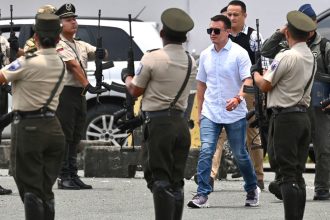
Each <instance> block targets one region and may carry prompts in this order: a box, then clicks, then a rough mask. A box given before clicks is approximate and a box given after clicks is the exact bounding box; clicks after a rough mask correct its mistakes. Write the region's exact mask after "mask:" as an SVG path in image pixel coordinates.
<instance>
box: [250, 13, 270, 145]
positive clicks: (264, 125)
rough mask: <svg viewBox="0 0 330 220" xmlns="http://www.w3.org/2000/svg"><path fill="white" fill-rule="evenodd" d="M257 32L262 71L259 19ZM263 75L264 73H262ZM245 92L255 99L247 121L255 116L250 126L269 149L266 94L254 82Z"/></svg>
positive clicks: (256, 57) (258, 58)
mask: <svg viewBox="0 0 330 220" xmlns="http://www.w3.org/2000/svg"><path fill="white" fill-rule="evenodd" d="M256 31H257V47H258V48H257V50H256V51H255V62H256V64H258V65H260V70H262V62H261V52H260V41H261V40H260V36H259V19H256ZM261 73H262V72H261ZM244 92H246V93H253V94H254V99H255V108H254V110H252V111H250V112H248V114H247V115H246V119H247V120H249V119H250V118H251V117H252V116H253V115H255V120H254V121H252V122H251V123H250V125H249V127H251V128H258V129H259V135H260V140H261V145H262V147H263V148H264V149H265V150H266V149H267V138H268V120H267V110H266V94H264V93H262V92H261V90H260V89H259V88H258V87H257V85H256V84H255V81H254V80H253V87H252V88H251V87H249V88H248V87H244Z"/></svg>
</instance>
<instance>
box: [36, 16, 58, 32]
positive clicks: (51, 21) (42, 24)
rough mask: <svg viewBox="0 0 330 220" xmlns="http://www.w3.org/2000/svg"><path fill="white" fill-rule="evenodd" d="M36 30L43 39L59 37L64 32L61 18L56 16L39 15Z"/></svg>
mask: <svg viewBox="0 0 330 220" xmlns="http://www.w3.org/2000/svg"><path fill="white" fill-rule="evenodd" d="M34 30H35V32H36V33H37V34H38V35H40V36H41V37H57V36H58V35H59V34H60V32H61V30H62V28H61V22H60V18H59V17H58V16H57V15H55V14H37V15H36V23H35V25H34Z"/></svg>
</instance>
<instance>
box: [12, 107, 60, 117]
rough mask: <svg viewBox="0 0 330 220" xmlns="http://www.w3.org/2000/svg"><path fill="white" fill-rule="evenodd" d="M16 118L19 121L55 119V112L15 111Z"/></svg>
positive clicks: (48, 110)
mask: <svg viewBox="0 0 330 220" xmlns="http://www.w3.org/2000/svg"><path fill="white" fill-rule="evenodd" d="M13 113H14V118H17V117H18V118H19V119H37V118H54V117H55V112H54V111H52V110H50V109H47V110H45V111H41V110H40V109H39V110H36V111H14V112H13Z"/></svg>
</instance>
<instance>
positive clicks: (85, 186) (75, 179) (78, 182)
mask: <svg viewBox="0 0 330 220" xmlns="http://www.w3.org/2000/svg"><path fill="white" fill-rule="evenodd" d="M72 181H73V182H74V183H75V184H76V185H77V186H79V188H80V189H93V187H92V186H91V185H88V184H86V183H84V182H83V181H82V180H81V179H80V177H79V176H78V175H75V176H73V177H72Z"/></svg>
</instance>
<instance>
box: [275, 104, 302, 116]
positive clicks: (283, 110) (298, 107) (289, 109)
mask: <svg viewBox="0 0 330 220" xmlns="http://www.w3.org/2000/svg"><path fill="white" fill-rule="evenodd" d="M272 111H273V114H275V115H278V114H283V113H291V112H307V107H305V106H303V105H295V106H292V107H287V108H282V107H274V108H272Z"/></svg>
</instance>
